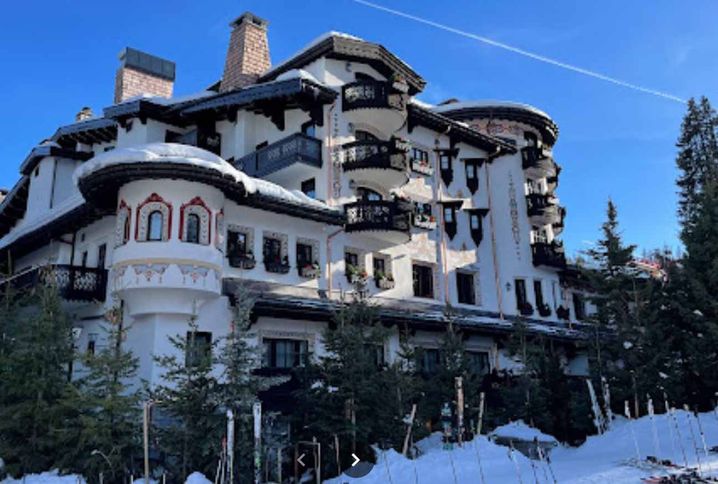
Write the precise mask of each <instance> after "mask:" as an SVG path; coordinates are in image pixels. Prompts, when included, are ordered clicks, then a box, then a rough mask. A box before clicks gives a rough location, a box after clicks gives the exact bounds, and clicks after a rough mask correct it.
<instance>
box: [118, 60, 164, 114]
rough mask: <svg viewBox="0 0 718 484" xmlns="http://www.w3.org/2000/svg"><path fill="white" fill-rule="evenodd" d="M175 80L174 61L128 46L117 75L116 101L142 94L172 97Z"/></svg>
mask: <svg viewBox="0 0 718 484" xmlns="http://www.w3.org/2000/svg"><path fill="white" fill-rule="evenodd" d="M174 82H175V63H174V62H172V61H168V60H166V59H162V58H160V57H156V56H154V55H151V54H147V53H145V52H141V51H139V50H136V49H132V48H130V47H127V48H126V49H124V50H123V51H122V52H120V68H119V69H117V74H116V75H115V103H119V102H122V101H124V100H125V99H128V98H131V97H135V96H140V95H142V94H146V95H149V96H159V97H168V98H169V97H172V90H173V88H174Z"/></svg>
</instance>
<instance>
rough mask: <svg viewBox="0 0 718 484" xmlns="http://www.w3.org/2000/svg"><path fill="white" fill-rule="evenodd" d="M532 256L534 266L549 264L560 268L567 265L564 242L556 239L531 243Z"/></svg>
mask: <svg viewBox="0 0 718 484" xmlns="http://www.w3.org/2000/svg"><path fill="white" fill-rule="evenodd" d="M531 256H532V258H533V263H534V266H548V267H555V268H558V269H562V268H564V267H566V256H565V255H564V250H563V243H561V242H559V241H556V240H554V241H553V242H534V243H533V244H531Z"/></svg>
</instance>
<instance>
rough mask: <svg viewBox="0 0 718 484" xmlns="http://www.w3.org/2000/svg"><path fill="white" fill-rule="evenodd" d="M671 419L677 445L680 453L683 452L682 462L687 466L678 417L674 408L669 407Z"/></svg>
mask: <svg viewBox="0 0 718 484" xmlns="http://www.w3.org/2000/svg"><path fill="white" fill-rule="evenodd" d="M671 419H672V420H673V426H674V427H675V429H676V435H677V436H678V445H679V446H680V448H681V454H683V463H684V464H685V466H686V469H687V468H688V456H687V455H686V448H685V447H684V445H683V436H682V435H681V429H680V426H679V425H678V419H677V418H676V409H675V408H672V407H671Z"/></svg>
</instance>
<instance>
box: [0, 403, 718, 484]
mask: <svg viewBox="0 0 718 484" xmlns="http://www.w3.org/2000/svg"><path fill="white" fill-rule="evenodd" d="M675 416H676V419H677V422H678V426H679V428H678V432H680V438H679V437H678V435H677V431H676V427H675V424H674V423H673V421H672V420H671V419H670V417H667V416H666V415H657V416H656V417H655V435H656V437H657V438H654V426H653V425H652V424H651V421H650V419H649V418H648V417H643V418H641V419H638V420H634V421H631V422H628V421H626V420H625V419H618V420H616V421H614V423H613V427H612V429H611V430H609V431H608V432H606V433H605V434H603V435H601V436H594V437H590V438H589V439H588V440H587V441H586V443H584V444H583V445H582V446H581V447H577V448H572V447H557V448H556V449H555V450H554V451H553V452H552V453H551V462H552V463H551V466H550V468H549V466H548V465H546V464H543V463H541V462H537V461H533V465H532V461H531V460H529V459H527V458H526V457H524V456H523V455H521V454H519V453H518V452H515V453H514V454H513V460H512V459H511V458H510V456H509V452H508V449H507V448H506V447H502V446H498V445H495V444H494V443H492V442H491V441H490V440H489V439H488V438H487V437H485V436H481V437H478V438H476V439H475V440H474V441H472V442H468V443H466V444H465V445H464V447H463V448H455V449H454V450H452V451H447V450H444V449H443V448H442V446H441V438H440V437H439V436H438V435H437V434H435V435H432V436H431V437H429V438H427V439H424V440H423V441H421V442H419V443H418V444H417V446H418V447H419V448H420V450H421V452H422V453H423V454H422V456H421V457H419V458H418V459H416V460H409V459H406V458H404V457H402V456H401V455H399V454H398V453H396V452H395V451H388V452H385V453H382V454H381V455H380V456H379V460H378V463H377V465H376V466H375V467H374V469H373V470H372V472H371V473H370V474H369V475H368V476H366V477H364V478H362V479H349V478H338V479H333V480H330V481H327V484H344V483H345V482H348V483H351V484H354V483H357V484H359V483H360V484H385V483H390V484H442V483H447V484H464V483H477V484H505V483H517V484H530V483H536V484H539V483H540V484H544V483H547V484H549V483H553V482H554V481H553V479H552V477H551V472H553V474H554V475H555V476H556V481H557V482H560V483H562V484H564V483H566V484H588V483H615V484H627V483H640V482H641V478H643V477H648V476H660V475H667V474H668V473H669V472H675V470H674V471H671V470H667V469H665V468H657V467H655V468H646V467H645V466H642V468H639V466H637V465H635V462H636V460H637V458H636V455H637V451H636V444H637V445H638V452H639V453H640V456H641V459H644V460H645V458H646V456H648V455H652V456H658V457H659V458H660V459H670V460H671V461H673V462H675V463H677V464H680V465H683V464H684V457H683V455H684V453H685V460H687V461H688V465H689V466H691V467H696V468H697V467H698V464H699V461H700V469H701V471H702V475H703V476H715V477H718V453H710V452H709V453H708V454H707V455H706V453H705V451H704V449H703V441H702V439H701V435H700V431H699V427H698V422H697V421H696V418H695V417H694V416H693V415H692V414H690V413H688V412H684V411H677V412H676V415H675ZM699 419H700V424H701V427H702V428H703V431H704V434H705V441H706V447H707V448H708V449H710V448H712V447H714V446H718V416H717V415H716V413H703V414H700V415H699ZM515 431H516V430H515ZM525 432H526V429H521V433H522V434H523V433H525ZM634 435H635V440H634V437H633V436H634ZM692 436H695V441H694V439H693V437H692ZM694 442H695V443H696V444H697V447H698V448H696V445H695V444H694ZM482 474H483V478H482ZM519 475H520V476H521V477H520V478H519ZM138 482H142V481H138ZM209 482H210V481H209V480H207V479H206V478H204V476H202V475H201V474H199V473H195V474H193V475H191V476H190V478H189V479H188V480H187V483H189V484H208V483H209ZM77 483H84V480H82V479H78V477H77V476H63V477H59V476H57V474H54V473H52V472H46V473H43V474H40V475H32V476H25V478H24V479H18V480H14V479H9V478H8V479H6V480H4V481H2V482H1V483H0V484H77Z"/></svg>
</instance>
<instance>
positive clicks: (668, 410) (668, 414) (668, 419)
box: [663, 392, 678, 462]
mask: <svg viewBox="0 0 718 484" xmlns="http://www.w3.org/2000/svg"><path fill="white" fill-rule="evenodd" d="M663 403H664V405H665V407H666V414H665V418H666V425H668V434H669V435H670V438H671V449H672V450H673V454H672V455H673V461H674V462H678V450H677V449H676V438H675V436H674V435H673V427H671V407H670V406H669V405H668V395H666V392H663Z"/></svg>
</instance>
